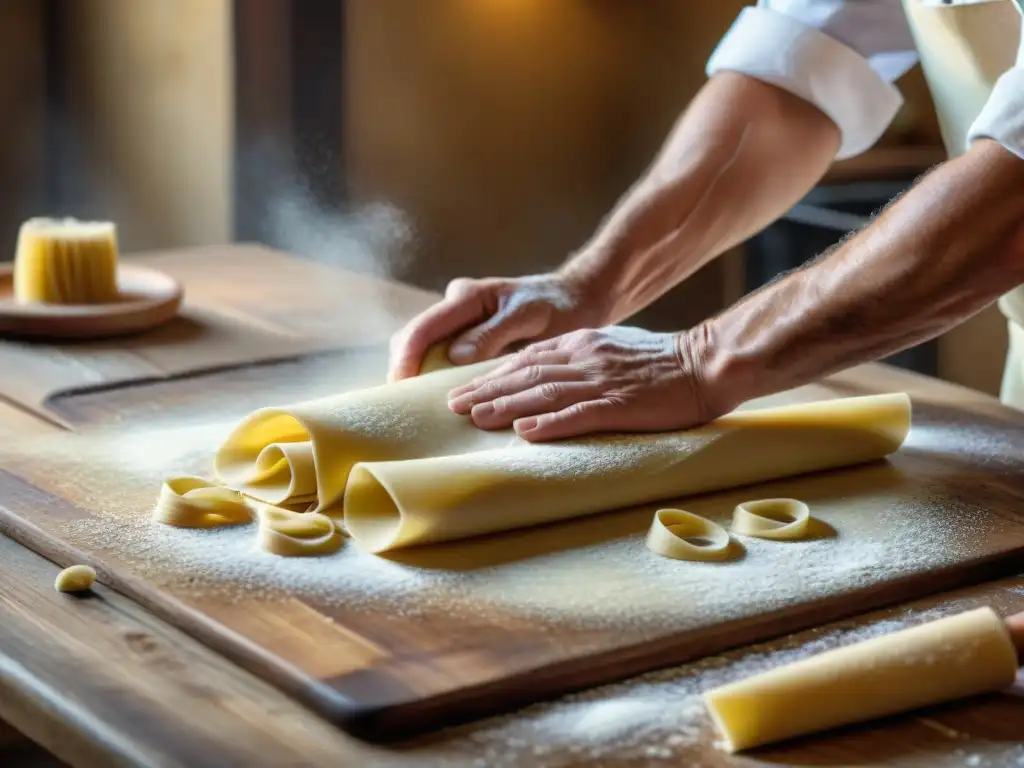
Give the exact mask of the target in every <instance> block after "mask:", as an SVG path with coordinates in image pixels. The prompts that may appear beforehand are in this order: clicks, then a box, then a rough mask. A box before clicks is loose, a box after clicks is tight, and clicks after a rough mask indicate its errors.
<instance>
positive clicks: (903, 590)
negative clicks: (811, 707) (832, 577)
mask: <svg viewBox="0 0 1024 768" xmlns="http://www.w3.org/2000/svg"><path fill="white" fill-rule="evenodd" d="M1022 556H1024V546H1022V547H1017V548H1015V549H1013V550H1009V551H1007V552H1003V553H999V554H997V555H991V556H987V557H984V558H980V559H978V560H977V561H976V562H973V563H970V564H969V565H967V566H965V565H964V564H963V563H961V564H958V565H955V566H949V567H946V568H942V569H938V570H936V571H931V572H928V573H924V574H917V575H915V576H911V577H907V578H903V579H898V580H894V581H890V582H886V583H885V584H878V585H874V586H871V587H866V588H863V589H860V590H856V591H854V592H850V593H849V594H848V595H844V596H843V599H842V600H835V596H831V597H830V598H828V599H824V598H823V599H821V600H816V601H813V602H810V603H805V604H801V605H799V606H794V607H792V608H789V609H784V610H781V611H775V612H773V613H770V614H764V615H762V616H757V617H753V618H748V619H742V620H736V621H730V622H726V623H724V624H719V625H716V626H714V627H708V628H705V629H701V630H698V631H696V632H694V631H692V630H691V631H688V633H687V635H688V636H687V637H686V639H685V641H684V642H682V643H680V638H679V637H678V636H663V637H659V638H656V639H654V640H651V641H648V642H643V643H638V644H636V645H633V646H629V647H624V648H616V649H614V650H612V651H602V652H598V653H594V654H589V655H586V656H581V657H577V658H573V659H571V660H569V661H560V662H557V663H551V664H545V665H541V666H538V667H534V668H530V669H524V670H522V671H520V672H518V673H516V674H515V675H514V676H512V677H506V678H502V679H498V680H494V681H489V682H486V683H482V684H480V685H477V686H473V687H465V688H460V689H459V690H457V691H453V692H451V693H446V694H440V695H437V696H433V697H430V698H429V699H420V700H416V701H402V702H395V703H392V704H381V705H376V706H372V707H370V706H360V705H359V704H358V703H356V704H355V705H354V706H353V707H351V708H349V709H348V710H347V711H346V712H345V713H344V714H343V719H341V720H339V721H337V722H338V724H339V725H340V726H341V727H342V728H344V729H345V730H346V731H347V732H349V733H351V734H352V735H354V736H358V737H359V738H361V739H364V740H366V741H370V742H376V743H389V742H396V741H403V740H407V739H411V738H414V737H417V736H422V735H425V734H427V733H429V732H432V731H436V730H438V729H441V728H445V727H449V726H453V725H459V724H465V723H468V722H473V721H476V720H479V719H482V718H484V717H488V716H492V715H498V714H504V713H507V712H510V711H513V710H515V709H519V708H521V707H524V706H527V705H530V704H535V703H538V702H540V701H546V700H551V699H554V698H558V697H560V696H564V695H567V694H570V693H574V692H578V691H583V690H587V689H591V688H594V687H596V685H598V684H595V683H592V682H586V683H581V682H579V680H580V679H581V678H582V677H583V676H584V675H586V677H587V678H589V679H590V680H593V679H594V678H595V675H594V670H595V669H601V670H602V672H601V675H600V679H601V682H600V683H599V685H608V684H612V683H616V682H620V681H622V680H625V679H628V678H630V677H635V676H636V675H641V674H644V673H647V672H653V671H655V670H658V669H665V668H667V667H672V666H676V665H679V664H685V663H687V662H691V661H695V660H697V659H700V658H703V657H705V656H708V655H711V654H719V653H725V652H727V651H730V650H733V649H735V648H739V647H745V646H749V645H754V644H756V643H762V642H766V641H769V640H774V639H777V638H779V637H784V636H786V635H790V634H794V633H797V632H802V631H805V630H808V629H812V628H814V627H818V626H822V625H824V624H828V623H830V622H834V621H839V620H842V619H848V618H852V617H854V616H858V615H861V614H864V613H867V612H869V611H874V610H878V609H881V608H887V607H890V606H894V605H899V604H901V603H905V602H907V601H908V600H911V599H920V598H923V597H928V596H931V595H935V594H937V593H940V592H946V591H949V590H952V589H957V588H961V587H966V586H971V585H973V584H978V583H981V582H985V581H991V580H994V579H998V578H1002V577H1006V576H1010V575H1015V574H1017V573H1019V572H1020V562H1021V557H1022ZM908 585H914V587H915V588H914V589H913V590H912V593H911V594H909V595H908V592H907V586H908ZM918 585H920V587H921V588H917V587H918ZM830 601H831V602H830ZM741 633H744V634H741ZM730 635H736V636H742V637H743V641H742V642H739V643H722V642H721V638H722V637H727V636H730ZM355 674H357V675H361V676H362V678H363V679H362V680H361V681H360V683H359V684H360V686H366V687H367V688H368V689H376V690H386V689H387V685H386V683H387V682H388V680H390V677H389V676H388V674H387V670H386V669H383V670H367V671H366V672H363V673H355ZM346 677H347V676H341V677H337V678H333V679H330V680H327V681H326V683H327V684H328V685H331V686H333V687H334V688H335V690H341V691H342V692H344V690H345V688H346V687H347V686H348V685H350V684H351V681H347V680H346ZM374 677H380V678H381V679H380V682H378V683H375V682H374V681H373V678H374ZM392 685H393V683H392Z"/></svg>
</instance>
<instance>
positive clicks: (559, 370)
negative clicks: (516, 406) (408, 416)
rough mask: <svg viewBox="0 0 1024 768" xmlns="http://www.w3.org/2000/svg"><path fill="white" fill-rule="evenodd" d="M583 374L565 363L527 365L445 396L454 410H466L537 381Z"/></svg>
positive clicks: (569, 378) (571, 378)
mask: <svg viewBox="0 0 1024 768" xmlns="http://www.w3.org/2000/svg"><path fill="white" fill-rule="evenodd" d="M585 378H586V377H585V376H584V374H583V372H582V371H579V370H577V369H576V368H573V367H572V366H569V365H531V366H528V367H526V368H520V369H519V370H518V371H514V372H512V373H510V374H509V375H507V376H502V377H501V378H497V379H486V380H484V381H483V383H482V384H480V386H479V387H477V388H476V389H473V390H470V391H469V392H465V393H464V394H461V395H459V396H458V397H456V398H454V399H452V400H449V402H448V407H449V408H451V409H452V410H453V411H455V413H460V414H461V413H469V410H470V408H472V407H474V406H476V405H479V404H480V403H489V402H491V401H492V400H497V399H498V398H499V397H507V396H509V395H517V394H519V393H520V392H525V391H526V390H528V389H532V388H533V387H536V386H538V385H540V384H545V383H548V382H555V381H582V380H583V379H585Z"/></svg>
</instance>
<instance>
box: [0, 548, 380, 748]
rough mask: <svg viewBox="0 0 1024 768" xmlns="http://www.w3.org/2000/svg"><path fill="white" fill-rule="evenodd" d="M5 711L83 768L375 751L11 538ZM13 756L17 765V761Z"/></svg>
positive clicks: (1, 618) (4, 626)
mask: <svg viewBox="0 0 1024 768" xmlns="http://www.w3.org/2000/svg"><path fill="white" fill-rule="evenodd" d="M0 560H2V561H3V562H4V565H5V570H6V572H7V574H8V575H9V578H8V579H7V580H6V581H5V589H4V597H3V600H0V649H2V653H0V689H2V690H3V695H0V717H2V718H3V719H4V720H6V721H7V722H9V723H11V724H12V725H14V726H15V727H17V728H18V730H20V731H21V732H22V733H24V734H26V735H28V736H30V737H31V738H33V739H35V740H36V741H39V742H42V743H45V744H46V746H47V748H48V749H50V750H51V751H52V752H54V753H55V754H56V755H57V756H58V757H60V758H61V759H63V760H66V761H67V762H69V763H70V764H72V765H75V766H103V767H104V768H106V767H107V766H115V765H117V766H119V765H127V766H149V765H166V766H172V765H173V766H200V765H330V764H338V763H339V762H345V761H347V760H355V759H359V757H360V756H362V758H363V759H366V757H367V756H368V753H365V752H361V748H360V747H359V746H358V745H357V744H354V743H352V742H350V741H348V740H345V739H344V738H343V737H342V736H341V735H340V734H339V733H338V732H337V731H336V730H334V729H332V728H330V727H329V726H328V725H327V724H325V723H322V722H320V721H318V720H317V719H316V718H314V717H312V716H310V715H309V713H308V712H306V711H305V710H303V709H302V708H301V707H299V706H297V705H295V704H292V703H290V702H288V701H287V700H286V699H284V697H281V696H280V695H275V692H274V691H272V690H271V689H269V688H268V686H266V685H265V684H263V683H261V682H259V681H258V680H256V679H255V678H253V677H251V676H249V675H246V674H245V673H243V672H242V671H241V670H239V669H237V668H235V667H233V666H232V665H230V664H226V663H224V662H223V661H222V660H221V659H220V658H219V657H217V656H216V655H215V654H214V653H213V652H211V651H209V650H207V649H206V648H204V647H202V646H201V645H199V644H197V643H195V642H190V640H189V638H188V637H187V636H185V635H183V634H182V633H181V632H179V631H177V630H175V629H174V628H173V627H170V626H168V625H167V624H164V623H163V622H160V621H158V620H155V619H154V618H153V617H152V616H151V615H150V614H148V613H147V612H145V611H144V610H142V609H141V608H139V607H138V606H137V605H136V604H134V603H133V602H132V601H131V600H128V599H126V598H124V597H122V596H121V595H118V594H117V593H115V592H113V591H111V590H109V589H107V588H105V587H103V586H98V587H97V588H96V589H95V590H94V592H93V593H92V594H90V595H88V596H87V597H71V596H68V595H64V594H60V593H58V592H56V591H55V590H54V589H53V579H54V576H55V575H56V573H57V571H58V568H57V566H56V565H54V564H53V563H52V562H48V561H47V560H45V559H43V558H41V557H39V556H38V555H35V554H33V553H31V552H29V551H28V550H26V549H24V548H23V547H21V546H19V545H17V544H16V543H15V542H13V541H10V540H9V539H6V538H0ZM5 764H6V763H5Z"/></svg>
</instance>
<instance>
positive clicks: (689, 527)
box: [647, 509, 730, 560]
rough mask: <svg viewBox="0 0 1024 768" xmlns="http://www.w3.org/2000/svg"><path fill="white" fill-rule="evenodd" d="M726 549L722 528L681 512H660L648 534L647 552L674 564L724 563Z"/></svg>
mask: <svg viewBox="0 0 1024 768" xmlns="http://www.w3.org/2000/svg"><path fill="white" fill-rule="evenodd" d="M729 545H730V539H729V533H728V532H727V531H726V530H725V529H724V528H722V526H720V525H718V524H716V523H713V522H711V521H710V520H708V519H706V518H703V517H701V516H700V515H695V514H693V513H692V512H686V511H684V510H681V509H659V510H658V511H657V512H656V513H655V514H654V521H653V522H652V523H651V529H650V531H649V532H648V533H647V548H648V549H649V550H651V552H653V553H654V554H656V555H661V556H662V557H669V558H672V559H674V560H726V559H728V558H729V555H730V552H729V550H730V546H729Z"/></svg>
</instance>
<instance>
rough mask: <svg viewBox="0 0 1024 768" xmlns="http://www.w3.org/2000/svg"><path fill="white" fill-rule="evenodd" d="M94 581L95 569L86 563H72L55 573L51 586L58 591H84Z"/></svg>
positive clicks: (90, 587)
mask: <svg viewBox="0 0 1024 768" xmlns="http://www.w3.org/2000/svg"><path fill="white" fill-rule="evenodd" d="M95 583H96V571H95V570H93V569H92V568H91V567H89V566H88V565H72V566H70V567H68V568H65V569H64V570H63V571H61V572H60V573H58V574H57V579H56V580H55V581H54V582H53V588H54V589H56V590H57V591H58V592H85V591H87V590H89V589H92V585H93V584H95Z"/></svg>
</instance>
